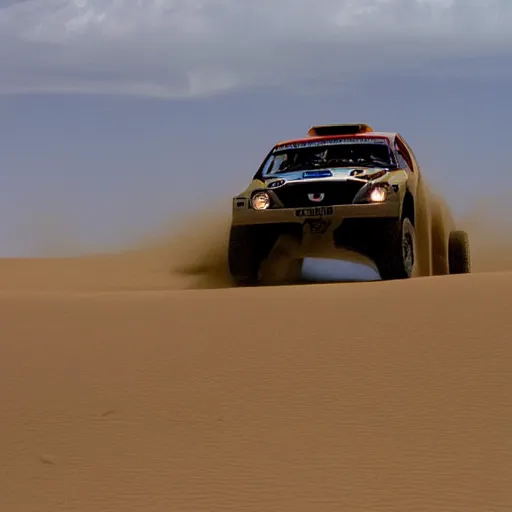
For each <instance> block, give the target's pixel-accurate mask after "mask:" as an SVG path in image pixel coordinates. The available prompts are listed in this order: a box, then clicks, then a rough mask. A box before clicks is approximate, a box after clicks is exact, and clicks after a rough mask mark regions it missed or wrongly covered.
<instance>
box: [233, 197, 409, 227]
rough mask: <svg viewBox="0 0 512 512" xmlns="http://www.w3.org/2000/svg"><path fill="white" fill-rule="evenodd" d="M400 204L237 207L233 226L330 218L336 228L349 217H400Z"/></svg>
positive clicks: (301, 221) (300, 222) (289, 222)
mask: <svg viewBox="0 0 512 512" xmlns="http://www.w3.org/2000/svg"><path fill="white" fill-rule="evenodd" d="M399 217H400V203H399V202H398V201H389V202H385V203H379V204H349V205H340V206H312V207H308V208H275V209H268V210H253V209H234V210H233V218H232V225H233V226H250V225H262V224H299V225H303V224H306V223H308V222H310V221H311V220H324V221H329V224H330V225H331V226H332V228H334V229H335V228H336V227H338V226H339V225H341V223H342V222H343V220H345V219H368V218H399Z"/></svg>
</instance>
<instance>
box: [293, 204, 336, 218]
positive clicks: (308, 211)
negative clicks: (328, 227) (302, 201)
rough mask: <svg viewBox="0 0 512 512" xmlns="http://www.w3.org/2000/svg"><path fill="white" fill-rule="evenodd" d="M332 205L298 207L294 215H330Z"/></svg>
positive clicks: (332, 208)
mask: <svg viewBox="0 0 512 512" xmlns="http://www.w3.org/2000/svg"><path fill="white" fill-rule="evenodd" d="M333 213H334V207H332V206H315V207H313V208H299V209H297V210H295V216H296V217H321V216H322V215H332V214H333Z"/></svg>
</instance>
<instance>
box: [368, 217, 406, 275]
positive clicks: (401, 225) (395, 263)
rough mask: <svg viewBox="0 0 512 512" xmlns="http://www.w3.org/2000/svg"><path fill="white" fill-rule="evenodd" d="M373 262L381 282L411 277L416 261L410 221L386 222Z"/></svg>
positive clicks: (404, 219)
mask: <svg viewBox="0 0 512 512" xmlns="http://www.w3.org/2000/svg"><path fill="white" fill-rule="evenodd" d="M379 240H380V243H379V244H378V246H377V255H376V257H375V262H376V264H377V268H378V270H379V273H380V277H381V279H382V280H385V281H388V280H392V279H408V278H410V277H412V275H413V271H414V265H415V261H416V233H415V230H414V226H413V224H412V222H411V220H410V219H409V218H408V217H405V218H403V219H400V220H389V221H386V223H385V225H384V226H383V229H382V231H381V232H380V236H379Z"/></svg>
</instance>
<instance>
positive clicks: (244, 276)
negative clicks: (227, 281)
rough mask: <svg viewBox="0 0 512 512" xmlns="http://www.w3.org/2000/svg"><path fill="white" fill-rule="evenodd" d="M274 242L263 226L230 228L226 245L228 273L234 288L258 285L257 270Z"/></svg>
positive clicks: (272, 235) (273, 238)
mask: <svg viewBox="0 0 512 512" xmlns="http://www.w3.org/2000/svg"><path fill="white" fill-rule="evenodd" d="M275 240H276V234H275V233H274V232H273V231H272V230H269V229H265V226H232V227H231V231H230V234H229V244H228V266H229V272H230V274H231V276H232V278H233V281H234V284H235V285H236V286H255V285H257V284H259V270H260V266H261V263H262V261H263V260H264V259H265V258H266V257H267V256H268V254H269V252H270V250H271V249H272V247H273V245H274V243H275Z"/></svg>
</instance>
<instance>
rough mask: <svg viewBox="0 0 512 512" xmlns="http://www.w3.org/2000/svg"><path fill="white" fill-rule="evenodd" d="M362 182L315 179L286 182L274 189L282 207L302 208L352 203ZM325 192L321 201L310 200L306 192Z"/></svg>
mask: <svg viewBox="0 0 512 512" xmlns="http://www.w3.org/2000/svg"><path fill="white" fill-rule="evenodd" d="M363 185H364V183H361V182H358V181H315V182H309V183H304V182H299V183H288V184H287V185H285V186H284V187H283V188H279V189H277V190H274V193H275V194H276V196H277V197H278V199H279V200H280V201H281V202H282V203H283V206H284V208H303V207H307V206H315V205H318V206H334V205H340V204H352V202H353V200H354V197H355V195H356V194H357V192H359V190H360V189H361V187H362V186H363ZM315 193H317V194H325V197H324V199H323V201H311V200H310V199H309V198H308V194H315Z"/></svg>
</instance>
